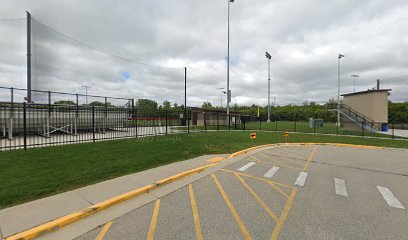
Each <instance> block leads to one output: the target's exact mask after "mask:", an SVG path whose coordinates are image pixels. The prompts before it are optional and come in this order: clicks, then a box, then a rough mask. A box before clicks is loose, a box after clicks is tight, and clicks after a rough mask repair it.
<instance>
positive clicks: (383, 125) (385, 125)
mask: <svg viewBox="0 0 408 240" xmlns="http://www.w3.org/2000/svg"><path fill="white" fill-rule="evenodd" d="M381 131H382V132H388V123H383V124H381Z"/></svg>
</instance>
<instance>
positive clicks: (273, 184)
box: [268, 182, 289, 198]
mask: <svg viewBox="0 0 408 240" xmlns="http://www.w3.org/2000/svg"><path fill="white" fill-rule="evenodd" d="M268 184H270V185H271V186H272V187H273V188H274V189H275V190H276V191H278V192H279V193H280V194H282V195H283V196H285V197H286V198H289V195H288V194H287V193H285V192H284V191H283V190H282V189H281V188H280V187H279V186H276V184H275V183H271V182H268Z"/></svg>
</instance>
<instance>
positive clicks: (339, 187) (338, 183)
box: [334, 178, 348, 197]
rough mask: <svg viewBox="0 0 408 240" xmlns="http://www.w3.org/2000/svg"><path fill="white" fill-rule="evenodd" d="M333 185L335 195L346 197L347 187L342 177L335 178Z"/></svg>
mask: <svg viewBox="0 0 408 240" xmlns="http://www.w3.org/2000/svg"><path fill="white" fill-rule="evenodd" d="M334 186H335V188H336V194H337V195H340V196H344V197H348V194H347V189H346V182H345V181H344V180H343V179H340V178H335V179H334Z"/></svg>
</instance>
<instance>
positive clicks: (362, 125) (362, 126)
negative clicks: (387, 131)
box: [361, 122, 365, 137]
mask: <svg viewBox="0 0 408 240" xmlns="http://www.w3.org/2000/svg"><path fill="white" fill-rule="evenodd" d="M364 124H365V122H362V124H361V128H362V129H361V130H362V133H361V134H362V137H364Z"/></svg>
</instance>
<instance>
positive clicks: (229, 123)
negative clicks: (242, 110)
mask: <svg viewBox="0 0 408 240" xmlns="http://www.w3.org/2000/svg"><path fill="white" fill-rule="evenodd" d="M227 118H228V131H231V117H230V115H229V114H227Z"/></svg>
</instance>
